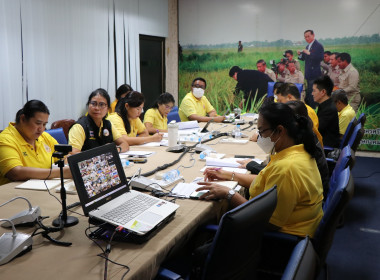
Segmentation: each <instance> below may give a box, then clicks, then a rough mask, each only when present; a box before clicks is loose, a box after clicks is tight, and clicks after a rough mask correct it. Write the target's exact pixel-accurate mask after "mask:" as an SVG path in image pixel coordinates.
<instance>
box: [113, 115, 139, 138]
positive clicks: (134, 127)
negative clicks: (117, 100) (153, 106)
mask: <svg viewBox="0 0 380 280" xmlns="http://www.w3.org/2000/svg"><path fill="white" fill-rule="evenodd" d="M107 119H108V120H109V121H110V122H111V123H112V127H115V129H116V130H117V131H118V132H119V133H120V134H121V135H128V136H129V137H136V136H137V135H139V134H140V133H142V132H144V130H145V129H146V128H145V125H144V124H143V123H142V122H141V120H140V118H136V119H134V120H129V123H130V125H131V132H130V133H129V134H127V131H126V130H125V126H124V121H123V119H122V118H121V117H120V116H119V115H118V114H117V113H113V114H110V115H108V117H107Z"/></svg>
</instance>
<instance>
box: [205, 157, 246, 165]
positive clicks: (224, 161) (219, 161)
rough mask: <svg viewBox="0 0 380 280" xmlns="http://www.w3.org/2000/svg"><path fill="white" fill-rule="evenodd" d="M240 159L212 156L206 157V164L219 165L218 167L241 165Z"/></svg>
mask: <svg viewBox="0 0 380 280" xmlns="http://www.w3.org/2000/svg"><path fill="white" fill-rule="evenodd" d="M238 160H239V159H237V158H212V157H206V165H208V166H218V167H239V166H240V163H238V162H237V161H238Z"/></svg>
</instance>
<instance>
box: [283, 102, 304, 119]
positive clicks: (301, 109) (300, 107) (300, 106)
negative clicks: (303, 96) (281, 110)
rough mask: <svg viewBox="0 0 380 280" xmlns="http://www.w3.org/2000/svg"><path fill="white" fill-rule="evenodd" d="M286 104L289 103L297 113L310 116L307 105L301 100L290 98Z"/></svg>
mask: <svg viewBox="0 0 380 280" xmlns="http://www.w3.org/2000/svg"><path fill="white" fill-rule="evenodd" d="M285 104H287V105H288V106H289V107H290V108H291V109H292V110H293V112H294V113H296V114H297V115H300V116H303V117H305V118H309V113H308V112H307V108H306V105H305V103H303V102H302V101H301V100H290V101H288V102H286V103H285Z"/></svg>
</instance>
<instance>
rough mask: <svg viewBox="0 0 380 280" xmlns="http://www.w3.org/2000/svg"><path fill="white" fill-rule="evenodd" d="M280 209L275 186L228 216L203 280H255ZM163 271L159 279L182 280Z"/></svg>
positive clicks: (219, 228) (202, 274)
mask: <svg viewBox="0 0 380 280" xmlns="http://www.w3.org/2000/svg"><path fill="white" fill-rule="evenodd" d="M276 205H277V189H276V186H274V187H273V188H271V189H270V190H267V191H265V192H264V193H262V194H261V195H258V196H257V197H255V198H253V199H251V200H249V201H247V202H246V203H244V204H242V205H240V206H238V207H236V208H234V209H232V210H230V211H229V212H227V213H225V214H224V215H223V217H222V219H221V221H220V224H219V227H218V230H217V232H216V235H215V237H214V240H213V242H212V244H211V247H210V250H209V253H208V254H207V257H206V260H205V262H204V266H203V269H202V273H201V278H200V279H229V280H230V279H255V272H256V264H257V262H258V259H259V256H260V247H261V238H262V235H263V232H264V230H265V228H266V226H267V224H268V221H269V218H270V217H271V216H272V213H273V211H274V209H275V208H276ZM169 273H170V272H169V271H168V270H167V269H165V268H161V269H160V270H159V273H158V275H157V277H156V279H180V278H179V276H178V275H175V274H171V276H168V274H169Z"/></svg>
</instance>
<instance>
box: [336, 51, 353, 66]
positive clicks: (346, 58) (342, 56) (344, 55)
mask: <svg viewBox="0 0 380 280" xmlns="http://www.w3.org/2000/svg"><path fill="white" fill-rule="evenodd" d="M336 58H340V60H341V61H347V63H348V64H350V63H351V55H349V54H348V53H345V52H343V53H340V54H338V56H337V57H336Z"/></svg>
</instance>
